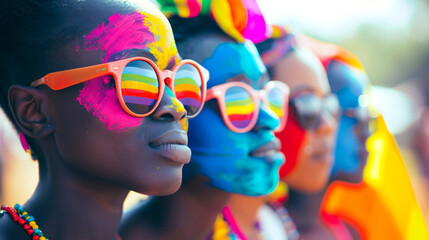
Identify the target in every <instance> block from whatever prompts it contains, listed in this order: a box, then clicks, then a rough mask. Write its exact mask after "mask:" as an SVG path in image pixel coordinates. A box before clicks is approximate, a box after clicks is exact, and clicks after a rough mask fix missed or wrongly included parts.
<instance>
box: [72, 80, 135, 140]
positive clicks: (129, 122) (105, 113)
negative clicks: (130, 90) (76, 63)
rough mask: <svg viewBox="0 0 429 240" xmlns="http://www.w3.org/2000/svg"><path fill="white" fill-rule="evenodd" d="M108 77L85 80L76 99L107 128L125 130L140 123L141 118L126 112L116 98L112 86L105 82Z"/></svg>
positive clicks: (118, 130)
mask: <svg viewBox="0 0 429 240" xmlns="http://www.w3.org/2000/svg"><path fill="white" fill-rule="evenodd" d="M106 80H107V81H108V80H109V77H101V78H97V79H93V80H91V81H88V82H86V84H85V87H84V88H83V89H82V90H81V92H80V94H79V97H78V98H77V100H78V101H79V103H80V104H81V105H83V106H84V107H85V109H86V110H87V111H88V112H91V113H92V114H93V115H94V116H96V117H98V119H100V121H101V122H103V123H104V124H105V125H106V126H107V129H108V130H111V131H117V132H120V131H126V130H128V129H129V128H132V127H137V126H139V125H140V124H141V122H142V120H143V119H142V118H136V117H133V116H131V115H129V114H128V113H126V112H125V111H124V110H123V109H122V107H121V105H120V103H119V100H118V97H117V95H116V91H115V89H114V88H113V87H111V86H110V85H107V84H106Z"/></svg>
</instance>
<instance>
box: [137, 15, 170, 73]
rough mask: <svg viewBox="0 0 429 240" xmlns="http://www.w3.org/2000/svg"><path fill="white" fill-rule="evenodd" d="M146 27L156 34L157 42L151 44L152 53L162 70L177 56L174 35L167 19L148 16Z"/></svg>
mask: <svg viewBox="0 0 429 240" xmlns="http://www.w3.org/2000/svg"><path fill="white" fill-rule="evenodd" d="M143 14H144V15H145V18H144V25H145V26H147V27H148V28H149V30H150V31H151V32H153V33H154V36H155V41H153V42H152V43H150V44H149V46H148V47H149V49H150V52H151V53H152V54H153V55H154V56H155V58H156V59H157V62H156V64H157V65H158V67H159V68H160V69H161V70H164V68H165V67H166V66H167V65H168V62H169V61H170V59H171V58H172V57H175V56H176V55H177V48H176V43H175V42H174V39H173V33H172V30H171V27H170V24H169V22H168V21H167V19H166V18H162V17H158V16H155V15H151V14H146V13H143Z"/></svg>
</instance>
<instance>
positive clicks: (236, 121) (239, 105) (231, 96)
mask: <svg viewBox="0 0 429 240" xmlns="http://www.w3.org/2000/svg"><path fill="white" fill-rule="evenodd" d="M225 111H226V115H227V117H228V119H229V121H230V122H231V124H232V125H233V126H234V127H236V128H238V129H244V128H246V127H248V126H249V125H250V123H251V122H252V119H253V116H254V114H255V104H254V103H253V99H252V97H251V95H250V93H249V92H247V91H246V90H245V89H244V88H241V87H230V88H228V90H227V91H226V92H225Z"/></svg>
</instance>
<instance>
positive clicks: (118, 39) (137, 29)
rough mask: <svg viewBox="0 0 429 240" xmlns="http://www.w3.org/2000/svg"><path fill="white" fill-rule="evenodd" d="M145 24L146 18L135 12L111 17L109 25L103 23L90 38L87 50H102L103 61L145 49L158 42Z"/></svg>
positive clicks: (87, 38)
mask: <svg viewBox="0 0 429 240" xmlns="http://www.w3.org/2000/svg"><path fill="white" fill-rule="evenodd" d="M150 30H151V29H149V28H148V27H147V25H145V24H144V16H143V15H142V14H141V13H138V12H133V13H129V14H125V15H119V14H118V13H116V14H115V15H113V16H111V17H109V23H108V25H107V26H105V23H102V24H101V25H100V26H98V27H97V28H96V29H95V30H94V31H93V32H91V33H90V34H89V35H88V37H86V42H85V49H86V50H102V61H103V62H107V61H108V60H109V58H110V57H111V56H112V55H113V54H115V53H118V52H121V51H124V50H130V49H145V48H147V47H148V46H149V45H150V44H153V42H155V41H156V39H155V36H154V35H153V33H152V32H151V31H150Z"/></svg>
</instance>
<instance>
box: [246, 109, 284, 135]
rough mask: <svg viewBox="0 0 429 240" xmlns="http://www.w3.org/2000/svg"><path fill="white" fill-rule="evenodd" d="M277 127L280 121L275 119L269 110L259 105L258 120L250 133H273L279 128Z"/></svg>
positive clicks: (274, 115) (275, 116)
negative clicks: (262, 131)
mask: <svg viewBox="0 0 429 240" xmlns="http://www.w3.org/2000/svg"><path fill="white" fill-rule="evenodd" d="M279 125H280V119H279V118H278V117H277V115H276V114H275V113H274V112H273V111H272V110H271V109H269V108H268V107H267V106H265V105H263V104H262V103H261V106H260V108H259V115H258V120H257V121H256V124H255V127H253V129H252V131H255V132H257V131H259V130H267V131H274V130H275V129H276V128H278V127H279Z"/></svg>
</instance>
